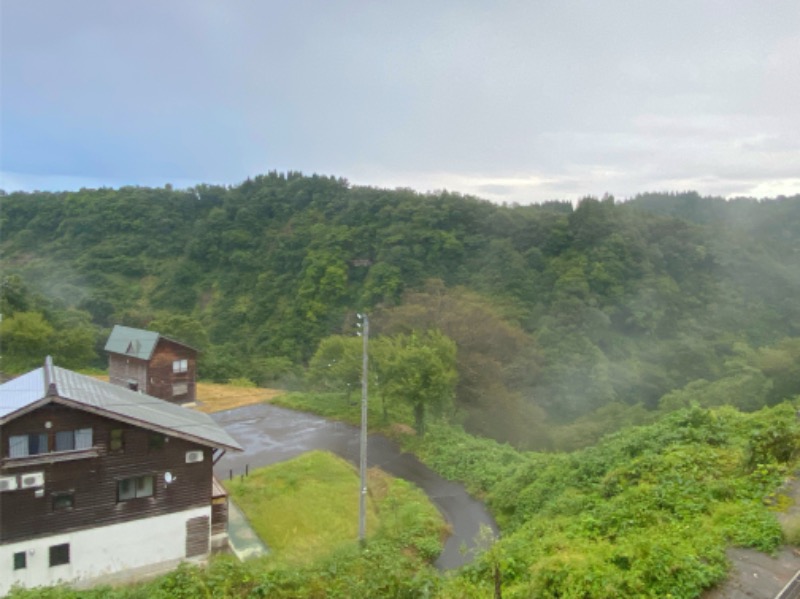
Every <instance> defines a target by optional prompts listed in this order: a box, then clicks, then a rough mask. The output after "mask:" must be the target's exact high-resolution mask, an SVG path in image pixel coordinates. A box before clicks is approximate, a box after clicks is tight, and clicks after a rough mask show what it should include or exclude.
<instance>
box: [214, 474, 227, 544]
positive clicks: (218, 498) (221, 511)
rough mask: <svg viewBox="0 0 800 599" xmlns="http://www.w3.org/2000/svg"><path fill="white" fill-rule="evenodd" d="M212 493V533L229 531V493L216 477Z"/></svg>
mask: <svg viewBox="0 0 800 599" xmlns="http://www.w3.org/2000/svg"><path fill="white" fill-rule="evenodd" d="M211 493H212V497H211V534H212V535H216V534H221V533H224V532H228V493H227V491H225V488H224V487H223V486H222V484H220V482H219V481H218V480H217V479H216V478H215V479H214V481H213V485H212V491H211Z"/></svg>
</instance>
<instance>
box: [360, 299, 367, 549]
mask: <svg viewBox="0 0 800 599" xmlns="http://www.w3.org/2000/svg"><path fill="white" fill-rule="evenodd" d="M358 317H359V318H361V319H362V321H363V328H362V330H361V337H362V339H363V341H364V348H363V350H362V358H361V460H360V468H359V470H360V474H361V498H360V501H359V506H358V507H359V510H358V540H359V541H360V542H361V545H362V546H363V545H365V544H366V542H367V346H368V344H369V317H368V316H367V315H366V313H364V314H359V315H358Z"/></svg>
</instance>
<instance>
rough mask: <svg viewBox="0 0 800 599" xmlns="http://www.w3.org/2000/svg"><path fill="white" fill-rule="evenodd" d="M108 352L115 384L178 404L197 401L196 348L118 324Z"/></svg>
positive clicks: (152, 332)
mask: <svg viewBox="0 0 800 599" xmlns="http://www.w3.org/2000/svg"><path fill="white" fill-rule="evenodd" d="M105 350H106V351H107V352H108V376H109V380H110V382H111V383H112V384H114V385H119V386H120V387H126V388H128V389H131V390H132V391H141V392H142V393H146V394H148V395H152V396H153V397H158V398H160V399H164V400H166V401H170V402H173V403H178V404H184V403H193V402H194V401H195V400H196V397H197V396H196V390H195V381H196V378H197V350H196V349H194V348H193V347H190V346H189V345H186V344H185V343H181V342H180V341H175V340H174V339H170V338H169V337H164V336H163V335H159V334H158V333H156V332H154V331H145V330H144V329H134V328H131V327H123V326H121V325H116V326H115V327H114V329H113V330H112V331H111V335H110V336H109V337H108V341H107V342H106V347H105Z"/></svg>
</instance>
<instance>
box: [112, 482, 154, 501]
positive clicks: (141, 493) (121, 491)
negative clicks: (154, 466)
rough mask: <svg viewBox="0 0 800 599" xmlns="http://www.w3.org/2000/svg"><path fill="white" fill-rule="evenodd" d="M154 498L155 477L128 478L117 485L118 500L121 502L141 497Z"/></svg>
mask: <svg viewBox="0 0 800 599" xmlns="http://www.w3.org/2000/svg"><path fill="white" fill-rule="evenodd" d="M152 496H153V477H152V476H136V477H134V478H126V479H123V480H121V481H119V482H118V483H117V498H118V500H119V501H129V500H131V499H138V498H140V497H152Z"/></svg>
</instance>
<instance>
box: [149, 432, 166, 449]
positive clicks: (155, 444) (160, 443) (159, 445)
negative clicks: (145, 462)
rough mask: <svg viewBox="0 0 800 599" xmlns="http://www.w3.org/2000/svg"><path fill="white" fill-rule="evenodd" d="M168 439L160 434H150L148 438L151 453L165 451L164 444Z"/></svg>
mask: <svg viewBox="0 0 800 599" xmlns="http://www.w3.org/2000/svg"><path fill="white" fill-rule="evenodd" d="M166 440H167V438H166V437H165V436H164V435H162V434H160V433H150V434H149V435H148V436H147V448H148V449H150V450H151V451H158V450H160V449H164V443H165V442H166Z"/></svg>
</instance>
